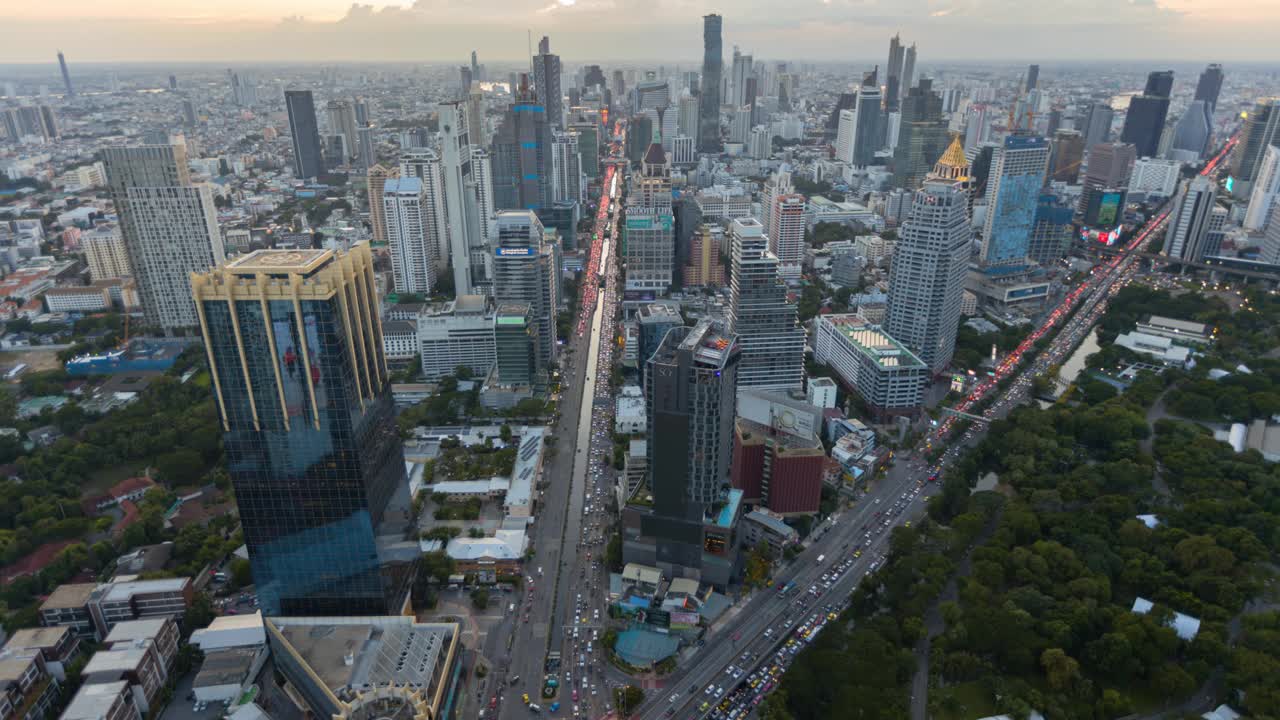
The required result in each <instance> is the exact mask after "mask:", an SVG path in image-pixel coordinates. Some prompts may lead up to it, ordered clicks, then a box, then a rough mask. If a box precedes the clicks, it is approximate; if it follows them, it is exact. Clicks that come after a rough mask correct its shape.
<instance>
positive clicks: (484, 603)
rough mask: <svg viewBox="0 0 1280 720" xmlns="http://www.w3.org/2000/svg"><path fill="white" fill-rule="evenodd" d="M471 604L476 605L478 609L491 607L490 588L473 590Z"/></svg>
mask: <svg viewBox="0 0 1280 720" xmlns="http://www.w3.org/2000/svg"><path fill="white" fill-rule="evenodd" d="M471 604H472V605H473V606H475V608H476V609H477V610H484V609H485V608H487V607H489V591H488V590H474V591H472V593H471Z"/></svg>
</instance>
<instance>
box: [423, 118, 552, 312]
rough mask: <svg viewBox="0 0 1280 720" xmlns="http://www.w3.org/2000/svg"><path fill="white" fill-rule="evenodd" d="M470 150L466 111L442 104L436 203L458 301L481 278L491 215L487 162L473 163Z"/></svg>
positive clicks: (470, 291)
mask: <svg viewBox="0 0 1280 720" xmlns="http://www.w3.org/2000/svg"><path fill="white" fill-rule="evenodd" d="M544 125H545V123H544ZM474 149H475V145H474V144H472V142H471V139H470V137H469V136H468V134H467V121H466V109H465V107H464V106H463V105H462V103H459V102H448V103H442V104H441V105H440V172H441V187H440V202H441V203H442V204H443V206H444V207H443V217H444V220H443V221H442V222H441V225H442V227H443V228H444V230H443V233H442V234H443V235H444V237H445V238H446V239H447V242H446V243H445V244H446V245H447V247H448V257H449V260H450V264H451V265H452V266H453V288H454V292H455V293H456V294H459V295H470V294H471V293H472V292H474V291H475V287H476V285H477V284H478V283H479V282H481V281H482V280H483V279H484V278H485V267H486V262H487V261H486V258H485V254H486V252H487V250H488V235H487V234H486V228H487V227H488V223H489V215H490V214H491V213H492V212H493V208H492V206H491V205H490V199H489V197H488V196H489V195H490V193H491V192H492V189H491V188H490V187H488V186H487V183H488V182H489V178H488V174H489V170H488V168H487V167H485V168H483V169H481V168H480V165H481V164H482V163H485V162H486V161H487V160H481V161H477V159H476V155H475V153H474ZM478 172H479V173H480V174H483V176H484V177H483V180H480V179H479V178H478V177H477V175H478ZM481 183H485V185H482V184H481Z"/></svg>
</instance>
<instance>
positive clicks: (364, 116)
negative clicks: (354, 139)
mask: <svg viewBox="0 0 1280 720" xmlns="http://www.w3.org/2000/svg"><path fill="white" fill-rule="evenodd" d="M353 106H354V107H355V112H356V127H357V128H362V127H368V126H369V101H368V100H365V99H364V98H362V97H358V98H356V99H355V102H354V103H353Z"/></svg>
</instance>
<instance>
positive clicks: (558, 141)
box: [551, 130, 585, 204]
mask: <svg viewBox="0 0 1280 720" xmlns="http://www.w3.org/2000/svg"><path fill="white" fill-rule="evenodd" d="M584 195H585V194H584V193H583V183H582V164H581V162H580V160H579V158H578V135H577V133H573V132H561V131H559V130H555V131H552V133H551V201H552V202H557V203H558V202H576V203H579V204H583V203H584Z"/></svg>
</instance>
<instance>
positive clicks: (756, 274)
mask: <svg viewBox="0 0 1280 720" xmlns="http://www.w3.org/2000/svg"><path fill="white" fill-rule="evenodd" d="M729 233H730V236H731V237H730V240H731V242H732V243H733V257H732V267H731V274H730V278H729V290H730V292H729V302H730V308H729V317H730V318H731V329H732V332H733V334H734V335H736V336H737V337H738V342H739V344H740V345H741V346H742V362H741V366H740V368H739V371H738V386H739V387H758V388H765V389H776V390H786V389H790V388H795V389H801V388H803V387H804V328H802V327H800V325H799V324H798V323H797V308H796V305H795V303H793V302H791V301H789V300H788V299H787V285H786V283H785V282H783V281H782V277H781V275H780V273H779V261H778V256H777V255H774V254H773V253H772V252H770V250H769V238H768V236H767V235H765V233H764V226H763V225H761V224H760V222H759V221H758V220H756V219H755V218H751V217H747V218H738V219H736V220H734V221H733V223H732V224H731V225H730V227H729Z"/></svg>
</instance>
